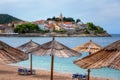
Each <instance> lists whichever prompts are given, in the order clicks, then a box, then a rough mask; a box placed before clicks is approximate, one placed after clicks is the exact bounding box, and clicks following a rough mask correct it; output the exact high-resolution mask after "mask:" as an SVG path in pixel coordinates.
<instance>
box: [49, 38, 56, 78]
mask: <svg viewBox="0 0 120 80" xmlns="http://www.w3.org/2000/svg"><path fill="white" fill-rule="evenodd" d="M53 40H55V38H54V37H53ZM53 45H54V44H52V50H51V78H50V80H53V71H54V53H53V48H54V46H53Z"/></svg>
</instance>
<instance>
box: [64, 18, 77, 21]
mask: <svg viewBox="0 0 120 80" xmlns="http://www.w3.org/2000/svg"><path fill="white" fill-rule="evenodd" d="M63 21H64V22H75V20H74V19H73V18H72V17H68V18H66V17H64V18H63Z"/></svg>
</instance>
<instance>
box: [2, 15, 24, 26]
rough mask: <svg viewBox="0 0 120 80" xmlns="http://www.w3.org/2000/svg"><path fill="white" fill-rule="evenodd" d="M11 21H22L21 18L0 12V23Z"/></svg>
mask: <svg viewBox="0 0 120 80" xmlns="http://www.w3.org/2000/svg"><path fill="white" fill-rule="evenodd" d="M13 21H22V20H20V19H18V18H16V17H13V16H11V15H8V14H0V24H6V23H11V22H13Z"/></svg>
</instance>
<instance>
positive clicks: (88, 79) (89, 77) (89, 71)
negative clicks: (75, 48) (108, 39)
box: [88, 52, 91, 80]
mask: <svg viewBox="0 0 120 80" xmlns="http://www.w3.org/2000/svg"><path fill="white" fill-rule="evenodd" d="M90 54H91V52H89V55H90ZM88 80H90V69H88Z"/></svg>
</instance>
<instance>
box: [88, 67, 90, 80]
mask: <svg viewBox="0 0 120 80" xmlns="http://www.w3.org/2000/svg"><path fill="white" fill-rule="evenodd" d="M88 80H90V69H88Z"/></svg>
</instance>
